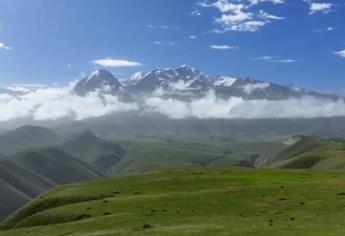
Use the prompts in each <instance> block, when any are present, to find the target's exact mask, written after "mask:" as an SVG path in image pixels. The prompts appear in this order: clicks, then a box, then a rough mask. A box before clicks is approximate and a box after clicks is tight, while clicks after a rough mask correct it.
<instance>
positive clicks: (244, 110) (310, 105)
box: [144, 93, 345, 119]
mask: <svg viewBox="0 0 345 236" xmlns="http://www.w3.org/2000/svg"><path fill="white" fill-rule="evenodd" d="M144 103H145V111H146V112H157V113H160V114H163V115H166V116H168V117H169V118H171V119H183V118H188V117H196V118H199V119H211V118H218V119H220V118H221V119H238V118H244V119H261V118H297V117H299V118H313V117H332V116H344V115H345V103H344V101H342V100H339V101H332V100H327V99H316V98H312V97H304V98H301V99H287V100H279V101H268V100H265V99H262V100H243V99H242V98H238V97H232V98H229V99H219V98H217V97H216V96H215V95H214V94H213V93H209V94H208V95H207V96H206V97H204V98H200V99H195V100H192V101H189V102H184V101H179V100H176V99H171V98H170V99H164V98H162V97H154V96H150V97H147V98H146V99H145V100H144Z"/></svg>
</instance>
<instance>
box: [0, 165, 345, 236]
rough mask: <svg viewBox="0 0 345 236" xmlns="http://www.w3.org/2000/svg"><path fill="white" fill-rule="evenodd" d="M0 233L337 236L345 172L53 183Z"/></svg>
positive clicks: (222, 173) (343, 229)
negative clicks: (47, 190)
mask: <svg viewBox="0 0 345 236" xmlns="http://www.w3.org/2000/svg"><path fill="white" fill-rule="evenodd" d="M2 228H3V229H6V230H4V231H0V235H1V236H9V235H16V236H24V235H25V236H36V235H43V236H44V235H49V236H54V235H55V236H62V235H70V236H81V235H83V236H88V235H90V236H91V235H126V236H127V235H265V236H266V235H343V234H344V233H345V173H343V172H316V171H310V170H300V171H297V170H253V169H244V168H227V169H225V168H223V169H213V168H212V169H207V168H190V169H177V170H160V171H158V170H157V171H154V172H150V173H147V174H140V175H135V176H127V177H120V178H114V179H108V180H101V181H93V182H89V183H81V184H74V185H67V186H60V187H56V188H55V189H53V190H52V191H50V192H48V193H47V194H44V195H42V196H41V197H39V198H38V199H37V200H36V201H34V202H32V203H30V204H29V205H27V206H26V207H24V208H23V209H21V210H20V211H18V212H17V213H16V214H14V215H12V216H11V217H10V218H9V219H7V221H5V222H4V223H3V225H2Z"/></svg>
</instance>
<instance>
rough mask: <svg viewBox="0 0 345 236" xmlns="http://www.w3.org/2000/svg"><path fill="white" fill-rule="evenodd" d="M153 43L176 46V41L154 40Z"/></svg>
mask: <svg viewBox="0 0 345 236" xmlns="http://www.w3.org/2000/svg"><path fill="white" fill-rule="evenodd" d="M153 44H155V45H163V46H174V45H175V43H174V42H162V41H154V42H153Z"/></svg>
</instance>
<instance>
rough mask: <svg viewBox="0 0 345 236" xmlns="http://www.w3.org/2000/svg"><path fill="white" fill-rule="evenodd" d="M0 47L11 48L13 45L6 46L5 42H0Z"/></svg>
mask: <svg viewBox="0 0 345 236" xmlns="http://www.w3.org/2000/svg"><path fill="white" fill-rule="evenodd" d="M0 49H4V50H12V49H13V47H12V46H7V45H6V44H5V43H3V42H0Z"/></svg>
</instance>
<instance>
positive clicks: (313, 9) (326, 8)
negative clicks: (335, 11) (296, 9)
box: [309, 2, 333, 15]
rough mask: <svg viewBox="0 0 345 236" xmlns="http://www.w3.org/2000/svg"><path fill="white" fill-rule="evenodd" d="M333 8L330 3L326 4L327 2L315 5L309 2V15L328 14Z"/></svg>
mask: <svg viewBox="0 0 345 236" xmlns="http://www.w3.org/2000/svg"><path fill="white" fill-rule="evenodd" d="M332 7H333V4H332V3H327V2H322V3H316V2H311V3H310V7H309V9H310V12H309V14H311V15H312V14H315V13H319V12H320V13H328V12H330V11H331V9H332Z"/></svg>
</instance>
